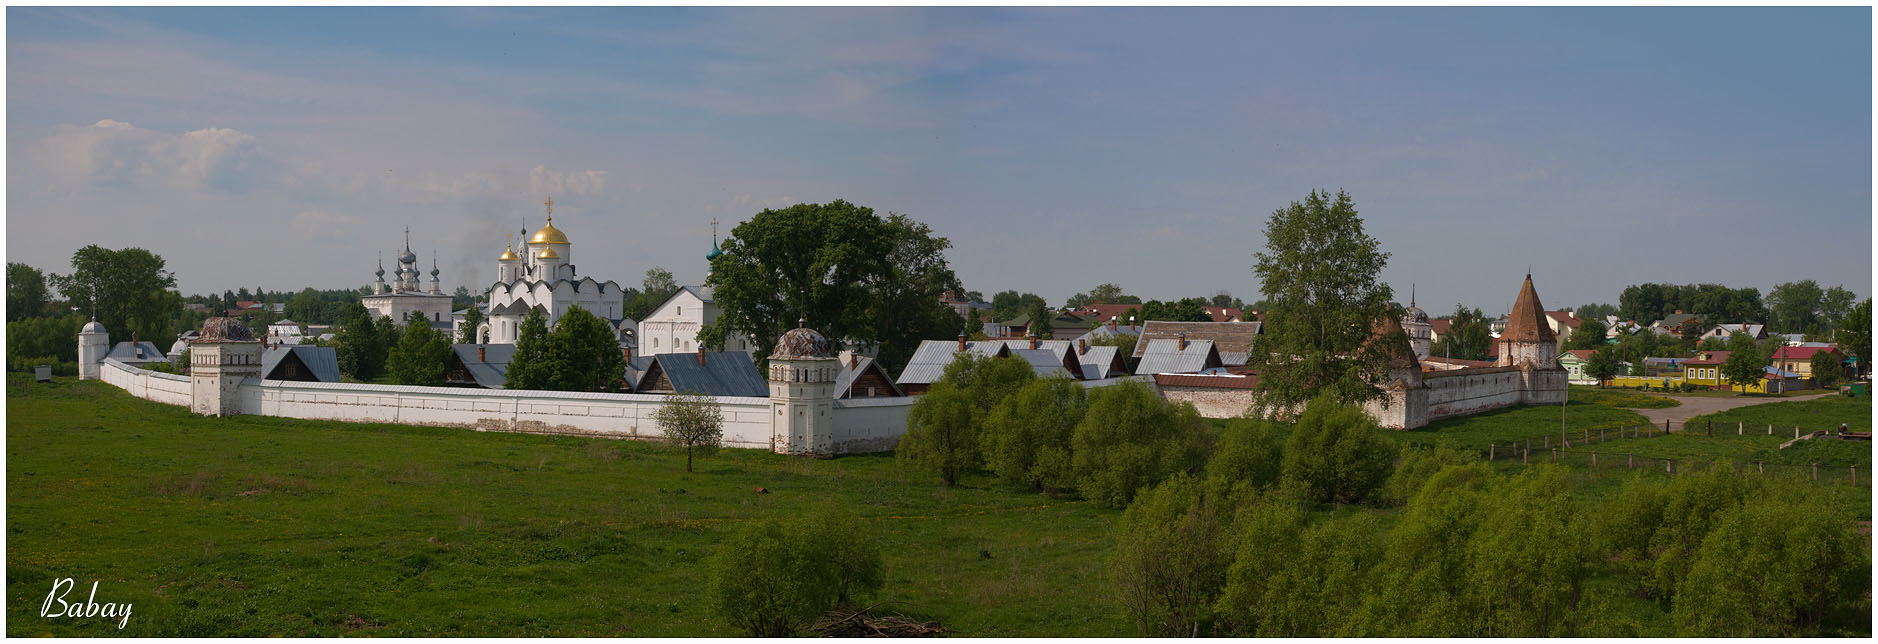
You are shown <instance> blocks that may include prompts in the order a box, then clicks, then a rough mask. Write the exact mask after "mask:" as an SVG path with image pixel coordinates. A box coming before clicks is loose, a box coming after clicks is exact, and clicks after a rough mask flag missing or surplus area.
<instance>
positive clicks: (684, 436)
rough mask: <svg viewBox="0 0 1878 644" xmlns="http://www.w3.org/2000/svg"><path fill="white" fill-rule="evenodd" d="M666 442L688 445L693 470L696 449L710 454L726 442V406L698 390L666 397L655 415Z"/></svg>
mask: <svg viewBox="0 0 1878 644" xmlns="http://www.w3.org/2000/svg"><path fill="white" fill-rule="evenodd" d="M652 418H653V420H654V421H657V422H658V424H659V431H661V432H664V434H665V440H666V442H669V443H671V444H672V445H673V446H675V447H683V448H685V471H686V472H690V471H691V455H692V452H693V451H701V452H704V454H705V455H706V456H709V455H710V454H711V453H712V452H714V451H716V450H717V448H718V447H719V446H721V445H722V444H723V442H724V409H723V407H722V406H721V405H718V404H717V399H716V398H713V397H711V396H707V395H704V394H702V393H698V392H695V391H683V392H678V393H675V394H668V395H666V396H665V401H664V404H663V405H660V406H659V410H658V411H657V412H655V413H654V414H653V416H652Z"/></svg>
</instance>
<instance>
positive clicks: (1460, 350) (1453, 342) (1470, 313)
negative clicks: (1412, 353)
mask: <svg viewBox="0 0 1878 644" xmlns="http://www.w3.org/2000/svg"><path fill="white" fill-rule="evenodd" d="M1489 326H1491V324H1490V323H1489V322H1488V321H1487V316H1486V315H1485V314H1483V313H1481V312H1480V309H1470V308H1467V307H1465V306H1461V305H1459V304H1456V305H1454V313H1453V315H1451V316H1449V323H1448V332H1447V333H1446V334H1443V335H1442V336H1441V340H1439V341H1437V342H1435V344H1434V346H1433V347H1431V348H1430V349H1429V351H1428V355H1431V356H1441V357H1444V358H1456V359H1460V360H1485V359H1487V349H1488V348H1489V347H1490V346H1491V345H1492V343H1493V330H1492V329H1490V328H1488V327H1489Z"/></svg>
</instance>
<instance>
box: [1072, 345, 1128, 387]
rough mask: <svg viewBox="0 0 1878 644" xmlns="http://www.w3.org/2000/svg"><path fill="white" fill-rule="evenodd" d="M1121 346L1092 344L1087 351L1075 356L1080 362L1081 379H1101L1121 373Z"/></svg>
mask: <svg viewBox="0 0 1878 644" xmlns="http://www.w3.org/2000/svg"><path fill="white" fill-rule="evenodd" d="M1121 350H1122V348H1121V347H1117V346H1111V345H1093V346H1090V347H1089V349H1088V351H1085V352H1084V353H1083V354H1082V355H1080V356H1077V357H1076V360H1077V361H1078V362H1080V363H1081V364H1082V378H1083V380H1102V379H1104V378H1112V377H1115V376H1119V375H1122V369H1121V367H1120V366H1118V365H1120V363H1121Z"/></svg>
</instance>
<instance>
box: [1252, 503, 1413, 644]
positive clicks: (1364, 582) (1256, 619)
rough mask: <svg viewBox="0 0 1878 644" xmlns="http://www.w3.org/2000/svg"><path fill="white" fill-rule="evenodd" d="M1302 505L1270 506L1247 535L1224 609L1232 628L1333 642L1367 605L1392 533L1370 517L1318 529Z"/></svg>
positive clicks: (1332, 521) (1257, 514) (1256, 515)
mask: <svg viewBox="0 0 1878 644" xmlns="http://www.w3.org/2000/svg"><path fill="white" fill-rule="evenodd" d="M1304 519H1305V516H1304V514H1303V513H1302V512H1300V511H1299V510H1298V509H1297V508H1296V507H1295V506H1292V505H1290V504H1287V503H1279V502H1271V501H1266V502H1262V503H1260V504H1258V505H1255V506H1253V510H1252V511H1251V512H1249V513H1247V514H1246V515H1245V516H1244V517H1243V518H1242V519H1241V521H1242V522H1245V523H1247V524H1248V525H1247V527H1246V533H1245V535H1244V536H1243V537H1242V539H1241V540H1240V543H1239V551H1238V557H1237V558H1236V559H1234V560H1233V564H1232V568H1230V569H1229V570H1228V571H1227V573H1226V577H1227V583H1226V588H1225V590H1224V592H1223V593H1221V596H1220V600H1219V602H1218V604H1217V606H1218V611H1219V615H1220V618H1221V621H1222V622H1225V624H1226V625H1227V627H1228V630H1230V631H1232V632H1235V633H1237V634H1240V635H1255V636H1259V637H1330V636H1334V635H1336V634H1337V632H1338V631H1339V630H1340V629H1341V628H1342V627H1343V624H1344V621H1345V620H1346V619H1347V618H1348V617H1349V616H1350V615H1352V614H1355V613H1356V612H1357V611H1358V610H1360V609H1361V607H1362V602H1363V597H1364V595H1365V594H1366V593H1367V592H1368V585H1369V578H1370V575H1371V574H1372V571H1373V570H1374V568H1375V566H1376V564H1377V562H1378V561H1379V560H1380V559H1381V558H1382V540H1383V535H1384V534H1385V533H1386V531H1385V530H1384V529H1383V527H1382V525H1381V523H1380V522H1379V521H1378V520H1377V519H1376V516H1375V515H1371V514H1350V515H1344V516H1339V517H1333V518H1327V519H1324V520H1321V521H1318V522H1316V523H1314V524H1311V525H1308V526H1307V525H1306V524H1305V521H1304Z"/></svg>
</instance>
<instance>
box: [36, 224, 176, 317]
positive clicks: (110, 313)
mask: <svg viewBox="0 0 1878 644" xmlns="http://www.w3.org/2000/svg"><path fill="white" fill-rule="evenodd" d="M53 282H54V283H55V284H57V286H58V288H59V292H60V293H62V294H64V295H65V299H66V300H68V301H70V302H71V304H72V306H74V307H77V308H78V311H79V312H80V313H82V314H87V315H89V314H92V313H93V312H95V313H96V315H97V319H98V322H100V323H102V324H104V328H106V329H108V330H110V331H111V332H112V333H124V334H136V335H137V336H139V337H142V338H150V339H161V338H172V337H175V335H176V334H175V333H173V332H171V330H170V321H171V320H172V318H173V317H174V316H175V313H176V311H177V310H178V309H181V308H182V296H181V295H179V294H177V293H175V292H174V291H171V290H170V289H173V288H176V276H175V275H174V274H172V273H170V272H169V271H167V270H164V268H163V258H162V257H160V256H158V255H156V254H155V253H151V252H150V251H147V250H144V249H142V248H125V249H121V250H110V249H107V248H102V247H99V246H96V245H92V246H86V247H84V248H80V249H78V250H77V251H76V252H73V253H72V273H71V274H70V275H64V276H55V277H54V278H53Z"/></svg>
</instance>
